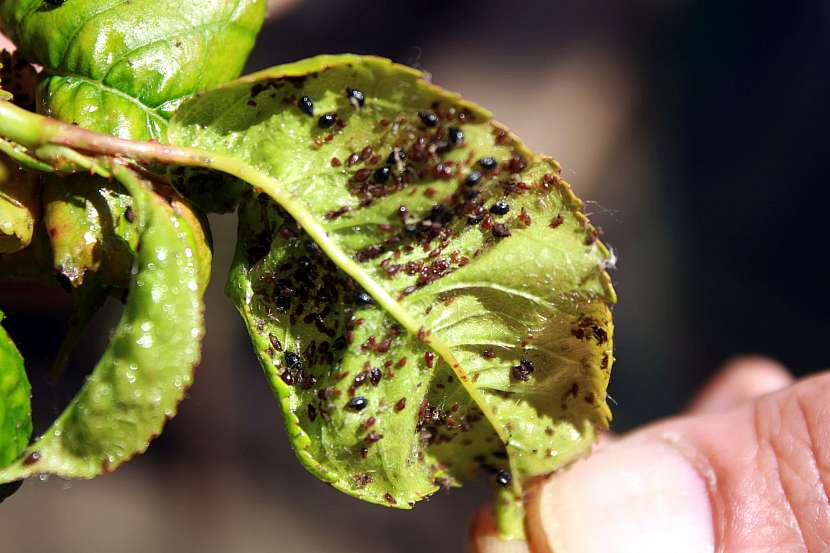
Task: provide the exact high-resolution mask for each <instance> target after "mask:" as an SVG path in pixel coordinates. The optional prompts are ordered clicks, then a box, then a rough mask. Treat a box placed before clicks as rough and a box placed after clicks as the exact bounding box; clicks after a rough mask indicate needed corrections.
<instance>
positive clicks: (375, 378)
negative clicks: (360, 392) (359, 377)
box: [369, 367, 383, 386]
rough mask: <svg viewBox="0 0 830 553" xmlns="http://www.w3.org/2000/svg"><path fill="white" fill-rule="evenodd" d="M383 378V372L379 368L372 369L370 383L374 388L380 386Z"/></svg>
mask: <svg viewBox="0 0 830 553" xmlns="http://www.w3.org/2000/svg"><path fill="white" fill-rule="evenodd" d="M381 378H383V372H381V370H380V369H379V368H377V367H372V370H371V371H369V382H371V383H372V386H377V385H378V384H380V379H381Z"/></svg>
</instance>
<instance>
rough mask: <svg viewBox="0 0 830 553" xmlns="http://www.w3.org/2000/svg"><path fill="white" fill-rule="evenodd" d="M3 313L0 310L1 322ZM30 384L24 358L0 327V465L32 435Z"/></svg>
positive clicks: (25, 444) (16, 454)
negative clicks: (24, 366)
mask: <svg viewBox="0 0 830 553" xmlns="http://www.w3.org/2000/svg"><path fill="white" fill-rule="evenodd" d="M2 320H3V312H2V311H0V322H1V321H2ZM30 395H31V387H30V386H29V379H28V378H27V377H26V371H25V369H24V368H23V357H22V356H21V355H20V352H19V351H18V350H17V347H15V345H14V342H13V341H12V339H11V338H10V337H9V335H8V333H7V332H6V331H5V329H4V328H3V327H2V326H0V467H4V466H6V465H8V464H9V463H11V462H12V461H14V460H15V459H16V458H17V457H18V456H19V455H20V453H21V452H22V451H23V450H24V449H25V448H26V446H27V445H28V443H29V437H30V436H31V435H32V406H31V402H30Z"/></svg>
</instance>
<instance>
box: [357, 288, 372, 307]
mask: <svg viewBox="0 0 830 553" xmlns="http://www.w3.org/2000/svg"><path fill="white" fill-rule="evenodd" d="M354 301H355V302H357V303H358V304H359V305H372V304H374V303H375V300H374V299H372V296H370V295H369V294H367V293H366V292H364V291H363V290H361V291H360V292H358V293H356V294H355V295H354Z"/></svg>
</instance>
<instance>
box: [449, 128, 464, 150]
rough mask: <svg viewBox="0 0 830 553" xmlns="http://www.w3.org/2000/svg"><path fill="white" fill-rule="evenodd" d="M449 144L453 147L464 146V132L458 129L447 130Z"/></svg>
mask: <svg viewBox="0 0 830 553" xmlns="http://www.w3.org/2000/svg"><path fill="white" fill-rule="evenodd" d="M449 137H450V144H452V145H453V146H461V145H462V144H464V131H462V130H461V129H459V128H458V127H450V128H449Z"/></svg>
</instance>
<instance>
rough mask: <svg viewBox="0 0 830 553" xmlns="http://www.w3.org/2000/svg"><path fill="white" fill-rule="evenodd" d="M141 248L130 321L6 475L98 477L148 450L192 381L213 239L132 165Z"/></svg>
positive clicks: (117, 169)
mask: <svg viewBox="0 0 830 553" xmlns="http://www.w3.org/2000/svg"><path fill="white" fill-rule="evenodd" d="M113 175H114V176H115V177H116V178H117V179H118V180H120V181H121V182H122V184H124V186H125V187H126V188H127V189H128V190H129V192H130V193H131V194H132V195H133V199H134V201H135V205H136V206H137V207H136V217H137V223H136V224H137V226H138V227H139V228H140V244H141V247H140V249H139V251H138V253H137V255H136V269H135V270H136V275H135V278H134V280H133V283H132V286H131V288H130V293H129V296H128V298H127V303H126V305H125V307H124V313H123V315H122V318H121V321H120V322H119V324H118V327H117V328H116V330H115V332H114V334H113V337H112V339H111V340H110V343H109V346H108V347H107V350H106V351H105V352H104V354H103V356H102V357H101V360H100V361H99V363H98V365H97V366H96V367H95V369H94V370H93V372H92V374H91V375H90V376H89V378H88V379H87V381H86V382H85V383H84V386H83V387H82V388H81V390H80V392H78V394H77V396H76V397H75V399H74V400H73V401H72V403H70V405H69V406H68V407H67V408H66V409H65V410H64V412H63V413H62V414H61V415H60V416H59V417H58V419H57V420H56V421H55V422H54V423H53V424H52V426H51V427H50V428H49V429H48V430H47V431H46V433H45V434H44V435H43V436H41V437H40V438H39V439H38V440H37V441H36V442H35V443H34V444H33V445H32V446H30V447H29V448H28V449H27V450H26V452H25V453H24V455H23V456H22V457H21V458H19V459H18V460H17V461H16V462H15V463H14V464H12V465H10V466H9V467H7V468H5V469H3V470H0V482H11V481H13V480H18V479H21V478H25V477H27V476H30V475H32V474H35V473H51V474H56V475H59V476H62V477H66V478H92V477H94V476H96V475H98V474H101V473H102V472H108V471H112V470H114V469H115V468H116V467H118V466H119V465H120V464H121V463H123V462H125V461H127V460H129V459H130V458H132V457H133V456H135V455H137V454H139V453H141V452H143V451H144V450H145V449H146V448H147V446H148V444H149V443H150V441H151V440H152V439H153V438H154V437H155V436H157V435H158V434H159V433H160V432H161V429H162V426H163V425H164V423H165V421H166V420H168V419H170V418H172V417H173V416H174V415H175V413H176V409H177V406H178V404H179V402H180V401H181V399H182V398H183V396H184V393H185V391H186V389H187V388H188V386H190V383H191V381H192V376H193V374H192V373H193V367H194V366H195V365H196V364H197V363H198V361H199V356H200V342H201V338H202V334H203V331H204V320H203V307H204V306H203V303H202V299H201V298H202V293H203V292H204V287H205V285H206V283H207V279H208V274H207V271H208V267H209V264H210V259H209V257H207V258H206V256H208V254H209V252H208V251H207V250H205V249H204V247H203V244H206V243H207V238H206V237H205V236H203V235H202V232H203V231H202V229H201V228H200V227H199V225H193V222H194V221H195V219H194V215H193V214H191V213H189V212H188V208H187V206H186V205H185V204H183V203H181V202H179V201H173V202H172V205H170V204H168V202H167V201H166V200H165V199H164V198H162V197H160V196H158V195H156V194H154V193H152V192H151V190H150V189H149V185H148V184H147V183H145V182H144V181H140V180H138V179H137V178H136V177H135V175H134V174H133V173H132V172H131V171H130V170H128V169H126V168H125V167H123V166H120V165H115V166H114V167H113Z"/></svg>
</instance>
